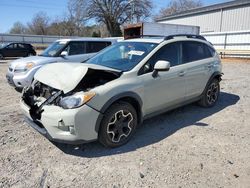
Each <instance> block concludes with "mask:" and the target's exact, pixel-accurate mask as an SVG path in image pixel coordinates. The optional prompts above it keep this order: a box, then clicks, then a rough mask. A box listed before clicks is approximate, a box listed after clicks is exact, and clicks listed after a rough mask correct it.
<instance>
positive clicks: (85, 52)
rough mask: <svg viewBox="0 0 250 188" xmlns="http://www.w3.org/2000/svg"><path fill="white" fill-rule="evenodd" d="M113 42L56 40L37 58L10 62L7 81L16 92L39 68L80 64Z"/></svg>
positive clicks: (98, 39) (81, 39)
mask: <svg viewBox="0 0 250 188" xmlns="http://www.w3.org/2000/svg"><path fill="white" fill-rule="evenodd" d="M115 42H117V40H116V39H102V38H77V39H60V40H57V41H55V42H54V43H52V44H51V45H50V46H49V47H48V48H47V49H45V50H44V52H43V53H42V54H40V55H39V56H31V57H26V58H21V59H17V60H15V61H13V62H11V64H10V66H9V69H8V72H7V74H6V78H7V81H8V83H9V84H10V85H11V86H13V87H15V88H16V89H17V90H21V89H22V88H23V87H25V86H28V85H30V84H31V82H32V80H33V78H34V74H35V73H36V71H37V70H38V69H39V68H40V67H41V66H43V65H45V64H49V63H56V62H58V61H60V62H82V61H85V60H86V59H89V58H90V57H92V56H93V55H95V54H96V53H97V52H99V51H100V50H102V49H104V48H106V47H107V46H109V45H111V44H113V43H115Z"/></svg>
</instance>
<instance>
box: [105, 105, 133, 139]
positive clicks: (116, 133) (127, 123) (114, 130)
mask: <svg viewBox="0 0 250 188" xmlns="http://www.w3.org/2000/svg"><path fill="white" fill-rule="evenodd" d="M132 121H133V115H132V114H131V113H130V112H129V111H125V110H119V111H118V112H116V113H115V114H114V115H113V117H112V118H111V119H110V121H109V123H108V126H107V133H108V136H109V138H110V140H112V142H115V143H118V142H120V141H121V140H123V139H126V138H127V137H128V136H129V135H130V133H131V131H132V127H131V122H132Z"/></svg>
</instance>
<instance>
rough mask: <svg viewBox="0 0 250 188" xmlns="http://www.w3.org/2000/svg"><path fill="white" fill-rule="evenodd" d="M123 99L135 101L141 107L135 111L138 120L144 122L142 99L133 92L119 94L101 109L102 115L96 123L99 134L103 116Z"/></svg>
mask: <svg viewBox="0 0 250 188" xmlns="http://www.w3.org/2000/svg"><path fill="white" fill-rule="evenodd" d="M123 98H131V99H133V100H135V101H136V102H137V103H138V105H139V109H135V110H136V112H137V113H139V114H138V117H139V118H138V120H139V123H141V122H142V120H143V117H142V110H141V107H142V105H143V102H142V99H141V97H140V96H139V95H138V94H137V93H135V92H132V91H127V92H123V93H119V94H117V95H115V96H113V97H111V98H110V99H109V100H108V101H107V102H106V103H105V104H104V105H103V107H102V108H101V110H100V114H99V116H98V118H97V121H96V125H95V131H96V132H97V133H98V132H99V128H100V125H101V121H102V119H103V116H104V113H105V111H106V110H107V109H108V108H109V107H110V106H111V105H112V104H113V103H115V102H116V101H119V100H121V99H123Z"/></svg>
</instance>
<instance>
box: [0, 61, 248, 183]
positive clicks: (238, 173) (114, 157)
mask: <svg viewBox="0 0 250 188" xmlns="http://www.w3.org/2000/svg"><path fill="white" fill-rule="evenodd" d="M6 70H7V63H6V62H3V61H1V62H0V187H84V188H88V187H90V188H92V187H111V188H112V187H113V188H119V187H133V188H134V187H161V188H162V187H249V185H250V84H249V83H250V63H246V62H237V63H233V62H229V63H224V73H225V76H224V77H223V81H222V83H221V90H222V91H221V96H220V100H219V102H218V104H217V105H216V106H215V107H213V108H210V109H204V108H201V107H199V106H197V105H196V104H192V105H188V106H185V107H183V108H179V109H177V110H174V111H172V112H169V113H165V114H163V115H160V116H157V117H155V118H153V119H150V120H147V121H145V122H144V123H143V125H142V126H141V127H140V128H139V129H138V130H137V133H136V135H135V137H134V138H133V139H132V140H131V141H130V142H129V143H128V144H127V145H125V146H123V147H120V148H118V149H106V148H103V147H102V146H101V145H100V144H99V143H97V142H95V143H90V144H85V145H82V146H70V145H63V144H56V145H55V144H53V143H51V142H49V141H48V140H47V139H45V138H44V137H43V136H41V135H40V134H39V133H37V132H36V131H35V130H33V129H32V128H30V127H29V126H27V124H26V123H24V122H23V119H22V114H21V112H20V108H19V104H18V102H19V97H20V94H19V93H17V92H16V91H15V90H14V89H12V88H10V87H9V86H8V85H7V83H6V80H5V72H6Z"/></svg>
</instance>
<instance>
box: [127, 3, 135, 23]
mask: <svg viewBox="0 0 250 188" xmlns="http://www.w3.org/2000/svg"><path fill="white" fill-rule="evenodd" d="M128 3H129V4H130V7H131V15H130V23H131V24H133V23H134V14H135V2H134V0H129V2H128Z"/></svg>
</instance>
